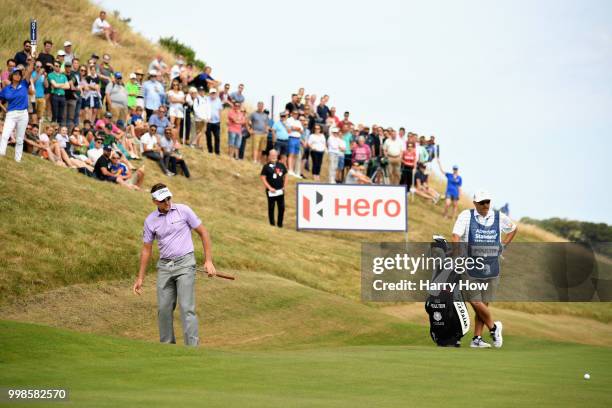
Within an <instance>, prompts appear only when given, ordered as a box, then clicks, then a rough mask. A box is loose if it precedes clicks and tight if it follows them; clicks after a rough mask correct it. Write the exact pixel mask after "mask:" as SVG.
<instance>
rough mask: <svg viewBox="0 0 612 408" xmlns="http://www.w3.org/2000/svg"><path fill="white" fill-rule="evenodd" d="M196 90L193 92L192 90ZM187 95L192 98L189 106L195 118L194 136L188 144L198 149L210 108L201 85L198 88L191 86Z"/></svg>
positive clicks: (200, 145)
mask: <svg viewBox="0 0 612 408" xmlns="http://www.w3.org/2000/svg"><path fill="white" fill-rule="evenodd" d="M194 90H195V91H196V92H193V91H194ZM189 95H190V96H191V95H193V96H191V99H192V104H191V107H192V109H193V116H194V119H195V133H196V137H195V140H194V141H193V143H191V144H190V146H191V147H197V148H198V149H203V148H204V147H203V146H202V137H204V132H205V131H206V123H207V122H208V121H209V120H210V115H211V108H210V103H209V99H208V97H207V96H206V89H205V88H204V87H203V86H201V87H200V88H199V89H197V90H196V89H195V88H193V87H191V88H190V89H189Z"/></svg>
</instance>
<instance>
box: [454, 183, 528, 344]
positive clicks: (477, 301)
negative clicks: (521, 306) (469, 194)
mask: <svg viewBox="0 0 612 408" xmlns="http://www.w3.org/2000/svg"><path fill="white" fill-rule="evenodd" d="M474 207H475V209H471V210H464V211H462V212H461V214H459V217H458V218H457V221H456V222H455V226H454V227H453V238H452V241H453V243H459V242H462V243H465V244H463V245H464V247H466V248H465V249H467V256H468V257H470V258H473V259H474V260H475V261H476V262H474V265H475V267H474V268H471V269H468V270H467V274H468V276H467V278H468V279H469V280H470V281H478V282H485V283H487V288H486V289H484V290H467V291H464V292H463V295H464V298H465V299H466V300H468V301H469V302H470V304H471V305H472V307H473V308H474V311H475V312H476V318H475V323H474V337H473V338H472V342H471V344H470V347H473V348H488V347H491V345H490V344H489V343H487V342H485V341H484V340H483V339H482V330H483V327H484V325H486V326H487V328H488V329H489V331H490V333H491V338H492V339H493V346H495V347H497V348H499V347H501V346H502V344H503V338H502V323H501V322H500V321H493V318H492V316H491V311H490V310H489V307H488V305H489V302H491V301H492V300H493V297H494V295H495V290H496V288H497V285H498V283H499V272H500V266H499V257H500V255H501V253H502V251H503V250H504V248H505V247H506V246H508V245H509V244H510V242H512V240H513V239H514V237H515V235H516V232H517V227H516V224H515V223H514V222H513V221H512V220H511V219H510V217H508V216H507V215H505V214H503V213H500V212H499V211H495V210H492V209H491V195H490V194H489V193H488V192H486V191H479V192H477V193H476V194H474ZM502 234H505V236H504V237H503V240H502V237H501V235H502ZM457 249H458V245H457V244H455V251H456V254H457ZM462 252H465V251H464V248H462ZM462 255H463V253H462ZM479 260H480V261H481V262H478V261H479ZM478 265H480V267H479V266H478Z"/></svg>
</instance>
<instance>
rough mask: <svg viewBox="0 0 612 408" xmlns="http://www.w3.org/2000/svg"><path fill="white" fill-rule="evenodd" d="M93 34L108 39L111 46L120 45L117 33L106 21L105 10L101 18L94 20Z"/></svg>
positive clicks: (101, 13)
mask: <svg viewBox="0 0 612 408" xmlns="http://www.w3.org/2000/svg"><path fill="white" fill-rule="evenodd" d="M91 33H92V34H93V35H97V36H100V37H104V38H106V40H107V41H108V42H109V43H110V44H111V45H119V43H118V35H117V31H115V30H114V29H113V27H112V26H111V25H110V23H109V22H108V21H106V11H104V10H102V11H101V12H100V17H98V18H96V19H95V20H94V22H93V24H92V26H91Z"/></svg>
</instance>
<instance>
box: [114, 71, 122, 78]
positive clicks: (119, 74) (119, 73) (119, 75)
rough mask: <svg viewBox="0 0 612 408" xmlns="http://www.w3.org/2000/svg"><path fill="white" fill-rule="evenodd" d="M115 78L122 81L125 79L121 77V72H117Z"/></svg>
mask: <svg viewBox="0 0 612 408" xmlns="http://www.w3.org/2000/svg"><path fill="white" fill-rule="evenodd" d="M115 78H117V79H121V78H123V75H121V72H115Z"/></svg>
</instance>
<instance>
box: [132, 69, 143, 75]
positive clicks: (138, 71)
mask: <svg viewBox="0 0 612 408" xmlns="http://www.w3.org/2000/svg"><path fill="white" fill-rule="evenodd" d="M134 74H136V75H144V73H143V72H142V69H140V68H138V69H137V70H136V71H134Z"/></svg>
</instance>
